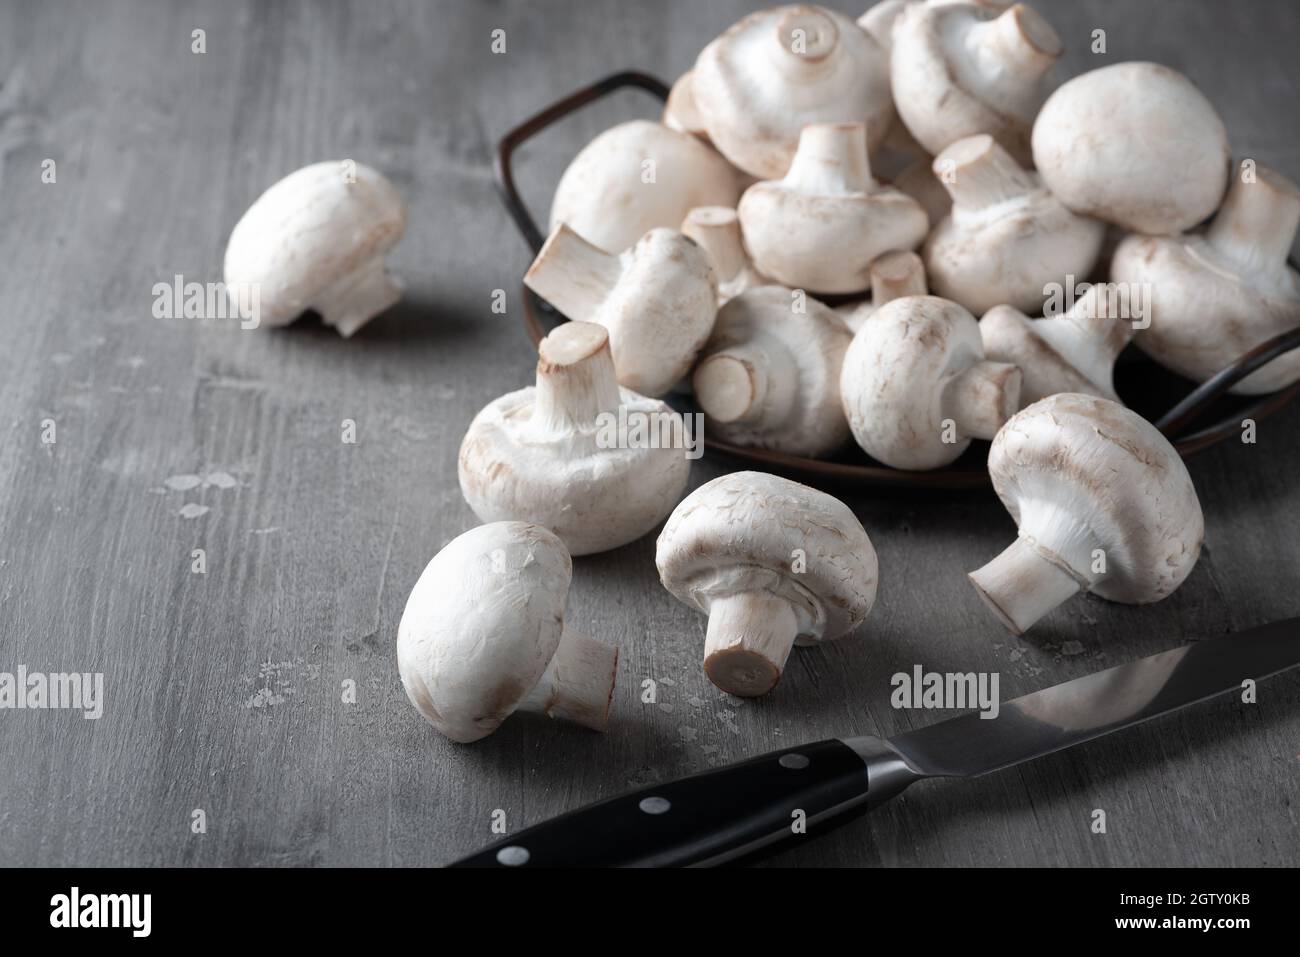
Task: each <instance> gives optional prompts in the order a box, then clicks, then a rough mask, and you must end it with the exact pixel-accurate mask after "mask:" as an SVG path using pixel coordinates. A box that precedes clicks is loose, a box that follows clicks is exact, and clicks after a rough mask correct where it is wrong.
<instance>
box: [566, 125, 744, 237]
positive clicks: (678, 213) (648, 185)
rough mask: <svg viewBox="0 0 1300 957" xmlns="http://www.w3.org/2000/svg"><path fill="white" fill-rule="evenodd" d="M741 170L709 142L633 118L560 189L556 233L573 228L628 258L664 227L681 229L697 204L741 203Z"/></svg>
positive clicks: (581, 159)
mask: <svg viewBox="0 0 1300 957" xmlns="http://www.w3.org/2000/svg"><path fill="white" fill-rule="evenodd" d="M740 190H741V184H740V180H739V179H738V177H737V174H736V171H735V170H734V169H732V168H731V166H730V165H729V164H728V163H727V161H726V160H724V159H723V158H722V157H721V156H719V155H718V154H717V152H716V151H714V150H712V149H710V148H709V147H708V146H707V145H706V144H704V143H702V142H700V140H699V139H698V138H697V137H695V136H691V135H690V134H689V133H684V132H680V131H678V130H674V129H669V128H668V127H667V126H664V125H663V124H662V123H652V122H650V121H649V120H631V121H630V122H627V123H620V124H619V125H618V126H615V127H611V128H610V129H608V130H606V131H605V132H603V133H601V134H600V135H599V136H597V137H596V138H595V139H594V140H592V141H591V142H590V143H588V144H587V145H586V146H584V147H583V148H582V151H581V152H580V153H578V155H577V156H575V157H574V158H573V161H572V162H571V163H569V166H568V168H567V169H565V171H564V175H562V176H561V177H560V182H559V185H557V186H556V187H555V197H554V199H552V200H551V229H552V231H554V230H555V228H556V227H557V226H559V225H560V223H567V224H568V225H569V226H570V227H572V228H573V229H574V230H575V231H577V233H578V234H579V235H581V236H583V237H584V238H586V239H587V241H588V242H591V243H594V244H595V245H597V246H599V247H600V248H601V249H604V250H605V251H606V252H611V253H621V252H622V251H623V250H625V249H627V248H628V247H629V246H631V245H632V244H633V243H635V242H636V241H637V240H638V239H640V238H641V237H642V236H644V235H645V234H646V233H648V232H650V230H652V229H656V228H659V227H663V228H667V229H676V228H677V226H678V225H679V224H680V223H681V221H682V217H684V216H685V215H686V214H687V213H688V212H689V211H690V210H691V209H692V208H693V207H696V206H735V205H736V201H737V200H738V199H740Z"/></svg>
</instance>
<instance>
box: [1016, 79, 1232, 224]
mask: <svg viewBox="0 0 1300 957" xmlns="http://www.w3.org/2000/svg"><path fill="white" fill-rule="evenodd" d="M1033 147H1034V165H1035V166H1037V168H1038V172H1039V173H1040V174H1041V175H1042V177H1043V181H1044V182H1045V183H1046V184H1047V186H1048V188H1049V189H1050V190H1051V191H1052V192H1053V193H1055V194H1056V196H1057V197H1058V198H1059V199H1060V200H1061V202H1063V203H1065V205H1067V206H1069V207H1070V208H1071V209H1073V210H1074V211H1075V212H1078V213H1085V214H1087V215H1089V216H1095V217H1097V218H1098V219H1104V220H1106V222H1108V223H1115V224H1116V225H1119V226H1123V227H1124V228H1125V229H1128V230H1132V231H1133V232H1138V233H1150V234H1161V235H1164V234H1172V233H1178V232H1182V231H1183V230H1186V229H1191V228H1192V227H1193V226H1195V225H1196V224H1197V223H1199V222H1200V221H1201V220H1203V219H1205V218H1206V217H1207V216H1209V215H1210V214H1211V213H1212V212H1214V210H1215V208H1216V207H1217V206H1218V205H1219V200H1221V199H1222V198H1223V191H1224V189H1225V188H1226V186H1227V182H1228V167H1229V165H1230V157H1231V154H1230V152H1229V149H1228V134H1227V132H1226V131H1225V130H1224V128H1223V121H1222V120H1220V119H1219V115H1218V114H1217V113H1216V112H1215V111H1214V107H1213V106H1211V105H1210V101H1209V100H1207V99H1206V98H1205V97H1204V95H1202V94H1201V92H1200V91H1199V90H1198V89H1196V87H1195V86H1193V85H1192V83H1191V81H1190V80H1188V79H1187V77H1185V76H1183V75H1182V74H1181V73H1178V72H1176V71H1174V70H1171V69H1169V68H1168V67H1166V66H1161V65H1159V64H1157V63H1117V64H1115V65H1114V66H1106V67H1102V68H1101V69H1098V70H1092V71H1091V72H1088V73H1084V74H1082V75H1081V76H1076V77H1075V78H1074V79H1072V80H1070V81H1069V82H1068V83H1064V84H1062V86H1061V87H1060V89H1058V90H1057V91H1056V92H1055V93H1053V94H1052V95H1051V97H1050V98H1048V100H1047V102H1046V103H1044V104H1043V109H1042V112H1041V113H1039V115H1038V119H1037V120H1036V121H1035V122H1034V134H1033Z"/></svg>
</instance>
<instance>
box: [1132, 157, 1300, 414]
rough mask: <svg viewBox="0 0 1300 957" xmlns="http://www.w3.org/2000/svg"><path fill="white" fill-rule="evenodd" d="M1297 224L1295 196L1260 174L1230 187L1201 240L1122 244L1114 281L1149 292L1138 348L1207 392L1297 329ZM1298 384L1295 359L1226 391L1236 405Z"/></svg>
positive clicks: (1299, 364) (1284, 182)
mask: <svg viewBox="0 0 1300 957" xmlns="http://www.w3.org/2000/svg"><path fill="white" fill-rule="evenodd" d="M1297 224H1300V188H1298V187H1297V186H1296V184H1295V183H1293V182H1291V180H1289V179H1287V178H1286V177H1285V176H1283V175H1282V174H1281V173H1278V172H1276V171H1274V170H1271V169H1269V168H1267V167H1264V166H1261V167H1259V168H1258V169H1257V170H1256V171H1255V173H1254V176H1252V177H1250V178H1249V180H1248V179H1247V178H1245V177H1237V178H1235V179H1234V180H1233V183H1232V186H1231V188H1230V189H1229V190H1228V196H1227V199H1225V200H1224V202H1223V208H1222V209H1220V210H1219V212H1218V214H1217V215H1215V217H1214V221H1213V222H1212V223H1211V224H1210V226H1209V228H1208V229H1206V230H1205V231H1204V232H1197V233H1192V234H1190V235H1185V236H1175V237H1171V238H1160V237H1154V236H1129V237H1128V238H1127V239H1125V240H1124V241H1123V242H1122V243H1120V245H1119V248H1118V249H1116V251H1115V256H1114V259H1113V260H1112V262H1111V274H1112V276H1113V277H1114V278H1115V279H1116V280H1118V281H1120V282H1124V283H1132V284H1143V285H1145V286H1147V287H1148V288H1150V290H1151V302H1150V306H1151V315H1150V320H1151V324H1150V326H1149V328H1146V329H1144V330H1142V331H1141V332H1140V333H1139V335H1138V338H1137V344H1138V346H1139V348H1141V349H1142V350H1143V351H1145V352H1146V353H1148V354H1149V355H1150V356H1151V357H1152V358H1154V359H1155V360H1157V361H1158V362H1160V363H1161V364H1162V365H1165V366H1168V367H1169V368H1171V369H1173V370H1174V371H1176V372H1179V373H1181V374H1182V375H1185V376H1187V377H1188V378H1191V379H1195V380H1196V381H1198V382H1204V381H1205V380H1206V379H1208V378H1209V377H1210V376H1212V375H1214V373H1216V372H1218V371H1219V370H1220V369H1222V368H1224V367H1225V366H1227V365H1228V364H1229V363H1230V362H1232V361H1233V360H1235V359H1237V358H1238V357H1239V356H1241V355H1243V354H1245V353H1246V352H1248V351H1250V350H1251V349H1253V348H1254V347H1255V346H1257V345H1259V344H1261V343H1263V342H1266V341H1267V340H1269V339H1271V338H1273V337H1274V336H1279V335H1281V334H1282V333H1284V332H1287V331H1288V330H1291V329H1294V328H1296V326H1300V273H1297V272H1296V270H1294V269H1292V268H1291V267H1290V266H1288V265H1287V256H1288V255H1289V254H1290V251H1291V245H1292V243H1294V242H1295V238H1296V226H1297ZM1298 379H1300V351H1292V352H1289V353H1287V354H1285V355H1282V356H1278V357H1277V358H1276V359H1274V360H1273V361H1272V362H1270V363H1268V364H1267V365H1266V366H1264V367H1263V368H1261V369H1259V370H1258V371H1256V372H1252V373H1251V374H1250V375H1248V376H1246V378H1244V379H1242V380H1241V381H1240V382H1238V383H1237V384H1236V385H1235V386H1233V387H1232V390H1231V391H1233V392H1235V393H1237V394H1238V395H1258V394H1260V393H1265V392H1273V391H1275V390H1278V389H1284V388H1286V387H1287V386H1288V385H1290V384H1291V383H1293V382H1295V381H1296V380H1298Z"/></svg>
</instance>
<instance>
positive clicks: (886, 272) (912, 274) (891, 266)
mask: <svg viewBox="0 0 1300 957" xmlns="http://www.w3.org/2000/svg"><path fill="white" fill-rule="evenodd" d="M925 294H926V288H925V265H924V263H922V262H921V257H920V256H918V255H917V254H916V253H914V252H892V253H885V254H884V255H883V256H881V257H880V258H879V259H877V260H876V261H875V262H873V263H872V264H871V305H872V307H873V308H875V309H879V308H880V307H881V306H883V305H884V304H885V303H887V302H892V301H893V300H895V299H902V298H903V297H904V296H924V295H925Z"/></svg>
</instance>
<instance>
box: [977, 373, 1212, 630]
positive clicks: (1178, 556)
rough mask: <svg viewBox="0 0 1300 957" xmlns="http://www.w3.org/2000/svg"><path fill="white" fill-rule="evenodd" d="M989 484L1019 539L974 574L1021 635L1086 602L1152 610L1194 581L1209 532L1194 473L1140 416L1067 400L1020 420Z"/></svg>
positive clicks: (1002, 436) (1008, 430) (1004, 435)
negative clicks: (1076, 600) (1074, 601)
mask: <svg viewBox="0 0 1300 957" xmlns="http://www.w3.org/2000/svg"><path fill="white" fill-rule="evenodd" d="M989 476H990V478H992V479H993V488H994V489H995V490H996V491H997V493H998V497H999V498H1000V499H1002V504H1003V505H1005V506H1006V507H1007V511H1008V512H1010V513H1011V517H1012V518H1014V519H1015V520H1016V525H1018V526H1019V528H1020V533H1019V537H1018V538H1017V539H1016V540H1015V542H1014V543H1013V544H1012V545H1011V546H1009V547H1008V548H1007V549H1006V551H1004V552H1003V553H1002V554H1001V555H999V556H998V557H997V558H995V559H993V561H991V562H989V563H988V564H987V565H985V566H984V567H983V568H981V569H979V570H977V571H973V572H971V573H970V580H971V582H972V584H974V585H975V588H976V590H977V591H978V592H979V594H980V597H981V598H983V599H984V601H985V603H986V604H987V605H988V606H989V608H990V609H991V610H992V611H993V613H994V614H995V615H997V617H998V619H999V620H1000V621H1001V622H1002V623H1003V624H1004V625H1006V626H1007V628H1008V629H1010V630H1011V632H1012V633H1013V634H1017V635H1018V634H1021V633H1023V632H1024V631H1026V630H1027V629H1028V628H1029V627H1030V626H1031V625H1033V623H1034V622H1036V621H1038V619H1039V618H1041V617H1043V615H1045V614H1047V613H1048V612H1049V611H1051V610H1052V609H1053V608H1055V607H1056V606H1057V605H1060V604H1061V603H1062V602H1064V601H1065V600H1066V599H1067V598H1069V597H1070V596H1072V595H1074V594H1076V593H1078V592H1080V591H1091V592H1093V593H1094V594H1097V595H1100V596H1101V597H1102V598H1106V599H1109V600H1110V601H1118V602H1125V603H1127V604H1134V605H1138V604H1146V603H1147V602H1153V601H1159V600H1160V599H1162V598H1164V597H1166V596H1167V595H1169V594H1170V593H1171V592H1173V590H1174V589H1175V588H1177V587H1178V586H1179V585H1181V584H1182V583H1183V580H1184V579H1186V578H1187V576H1188V575H1189V574H1190V573H1191V571H1192V567H1193V566H1194V565H1195V564H1196V559H1197V556H1198V555H1200V552H1201V541H1202V539H1203V538H1204V536H1205V520H1204V518H1203V516H1202V515H1201V505H1200V502H1199V501H1198V500H1197V498H1196V489H1195V488H1194V487H1193V486H1192V479H1191V476H1190V475H1188V474H1187V466H1185V465H1184V464H1183V460H1182V459H1181V458H1179V456H1178V453H1177V452H1176V451H1174V447H1173V446H1172V445H1170V444H1169V440H1168V439H1166V438H1165V437H1164V436H1163V435H1161V434H1160V432H1159V430H1157V429H1156V427H1155V426H1154V425H1152V424H1151V423H1150V422H1148V421H1147V420H1146V419H1144V418H1142V416H1140V415H1138V414H1137V413H1136V412H1132V411H1130V410H1128V409H1126V408H1124V407H1123V406H1121V405H1117V404H1115V403H1114V402H1108V401H1107V400H1105V399H1098V398H1097V397H1096V396H1090V395H1075V394H1072V393H1068V392H1064V393H1061V394H1059V395H1054V396H1050V397H1049V398H1046V399H1043V400H1042V401H1040V402H1035V403H1034V404H1033V405H1031V406H1029V407H1028V408H1027V409H1024V410H1023V411H1021V412H1017V413H1016V414H1015V415H1014V416H1013V417H1012V418H1011V420H1010V421H1008V422H1007V424H1006V425H1004V426H1003V427H1002V430H1001V431H1000V432H998V434H997V437H996V438H995V439H994V440H993V446H992V448H991V449H990V450H989Z"/></svg>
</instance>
